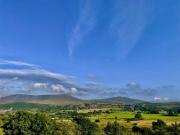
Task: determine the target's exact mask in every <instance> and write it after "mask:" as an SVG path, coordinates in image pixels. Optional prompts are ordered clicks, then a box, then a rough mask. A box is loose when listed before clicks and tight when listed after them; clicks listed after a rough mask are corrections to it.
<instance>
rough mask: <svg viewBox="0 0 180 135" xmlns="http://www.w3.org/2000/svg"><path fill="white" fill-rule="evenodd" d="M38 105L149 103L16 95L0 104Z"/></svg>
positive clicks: (3, 99)
mask: <svg viewBox="0 0 180 135" xmlns="http://www.w3.org/2000/svg"><path fill="white" fill-rule="evenodd" d="M17 102H21V103H22V102H24V103H38V104H53V105H67V104H71V105H78V104H82V103H85V102H96V103H112V104H113V103H122V104H139V103H147V102H145V101H142V100H138V99H132V98H127V97H112V98H106V99H96V100H90V101H89V100H81V99H78V98H76V97H73V96H71V95H68V94H61V95H23V94H16V95H10V96H6V97H1V98H0V104H7V103H17Z"/></svg>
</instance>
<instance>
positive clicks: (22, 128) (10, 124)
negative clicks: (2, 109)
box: [2, 111, 54, 135]
mask: <svg viewBox="0 0 180 135" xmlns="http://www.w3.org/2000/svg"><path fill="white" fill-rule="evenodd" d="M2 127H3V128H4V132H5V135H49V134H53V132H54V127H53V125H52V121H51V120H50V119H49V117H47V116H46V115H45V114H43V113H36V114H33V113H30V112H27V111H18V112H16V113H15V114H14V115H10V116H9V117H8V119H7V120H6V122H5V124H4V125H3V126H2Z"/></svg>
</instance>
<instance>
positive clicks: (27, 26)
mask: <svg viewBox="0 0 180 135" xmlns="http://www.w3.org/2000/svg"><path fill="white" fill-rule="evenodd" d="M179 13H180V1H179V0H173V1H172V0H158V1H157V0H136V1H134V0H113V1H103V0H68V1H67V0H60V1H59V0H51V1H50V0H44V1H41V0H30V1H23V0H16V1H13V0H1V1H0V78H1V83H0V87H2V88H1V89H3V90H4V91H6V92H4V93H5V94H4V95H7V94H14V93H22V87H23V91H24V92H25V91H26V90H27V91H28V92H29V91H33V92H34V93H41V92H37V91H41V90H42V91H43V90H44V89H45V90H46V92H48V93H51V92H52V90H53V92H54V91H56V92H57V91H58V92H59V91H60V89H63V90H62V91H63V92H64V91H66V92H67V91H68V93H73V94H74V95H75V93H78V94H77V96H79V97H82V98H99V97H102V95H103V96H104V97H110V96H128V97H133V98H140V99H146V100H180V98H179V97H180V94H179V93H180V92H179V88H180V85H179V82H180V72H179V69H180V53H179V52H180V38H179V37H180V14H179ZM34 72H36V73H34ZM37 72H38V73H39V72H40V73H41V74H37ZM22 74H23V75H22ZM44 74H45V75H44ZM50 74H51V75H50ZM22 76H23V77H22ZM29 76H32V77H29ZM44 76H45V77H46V79H44V80H43V79H42V78H44ZM62 76H63V77H64V78H65V79H64V80H66V81H67V82H65V83H64V82H63V83H62V78H63V77H62ZM10 78H11V79H12V78H14V80H13V81H12V82H10V83H9V82H8V85H10V86H11V85H13V87H7V88H4V86H3V85H4V84H3V83H2V82H3V81H4V80H6V81H7V80H8V81H9V79H10ZM29 78H31V79H29ZM34 78H35V79H34ZM39 78H41V79H39ZM54 78H55V79H57V80H58V81H57V80H53V81H52V79H54ZM18 79H19V81H17V80H18ZM42 80H43V81H42ZM50 80H51V81H50ZM6 84H7V82H6ZM17 84H18V86H19V87H18V88H15V87H16V86H17ZM1 85H2V86H1ZM21 85H22V86H21ZM34 86H35V88H34ZM38 88H39V89H40V90H39V89H38ZM10 89H11V90H10ZM20 89H21V90H20ZM34 89H35V90H34ZM37 89H38V90H37ZM54 89H55V90H54ZM62 91H61V92H62ZM172 91H173V92H172ZM33 92H32V93H33ZM96 92H97V93H96Z"/></svg>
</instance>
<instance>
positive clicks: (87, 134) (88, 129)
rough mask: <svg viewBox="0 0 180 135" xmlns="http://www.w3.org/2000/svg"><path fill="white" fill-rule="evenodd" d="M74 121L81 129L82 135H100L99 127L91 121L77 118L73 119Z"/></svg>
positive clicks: (80, 117)
mask: <svg viewBox="0 0 180 135" xmlns="http://www.w3.org/2000/svg"><path fill="white" fill-rule="evenodd" d="M73 121H74V122H76V123H77V124H78V125H79V126H80V128H81V134H82V135H98V134H99V131H100V129H99V127H98V125H97V124H96V123H94V122H91V121H90V120H89V119H87V118H85V117H82V116H76V117H74V118H73Z"/></svg>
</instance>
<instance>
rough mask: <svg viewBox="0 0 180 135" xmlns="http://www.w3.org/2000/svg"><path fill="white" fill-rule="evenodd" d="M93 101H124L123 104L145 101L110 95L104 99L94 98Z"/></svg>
mask: <svg viewBox="0 0 180 135" xmlns="http://www.w3.org/2000/svg"><path fill="white" fill-rule="evenodd" d="M94 101H95V102H99V103H124V104H139V103H147V101H143V100H139V99H132V98H128V97H112V98H106V99H96V100H94Z"/></svg>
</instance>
